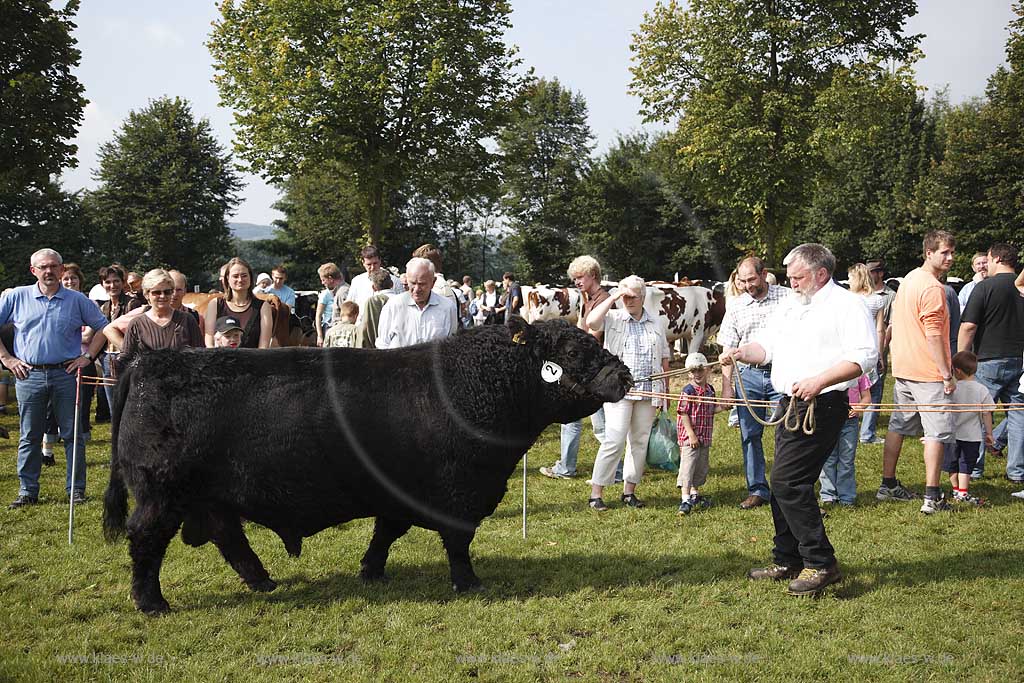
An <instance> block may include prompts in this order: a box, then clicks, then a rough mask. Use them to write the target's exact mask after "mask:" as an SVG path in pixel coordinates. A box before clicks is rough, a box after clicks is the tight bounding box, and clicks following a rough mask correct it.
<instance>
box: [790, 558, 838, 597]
mask: <svg viewBox="0 0 1024 683" xmlns="http://www.w3.org/2000/svg"><path fill="white" fill-rule="evenodd" d="M842 580H843V574H842V572H840V571H839V565H838V564H834V565H832V566H831V567H827V568H825V569H810V568H804V570H803V571H802V572H800V576H798V577H797V578H795V579H793V580H792V581H790V582H789V590H787V591H786V592H787V593H789V594H790V595H800V596H815V597H817V596H819V595H821V593H822V592H823V591H824V590H825V587H826V586H830V585H831V584H833V583H838V582H840V581H842Z"/></svg>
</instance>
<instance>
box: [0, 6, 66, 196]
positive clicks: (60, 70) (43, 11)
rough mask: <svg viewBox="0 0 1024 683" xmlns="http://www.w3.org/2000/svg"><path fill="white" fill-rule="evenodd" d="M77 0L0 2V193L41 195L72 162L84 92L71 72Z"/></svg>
mask: <svg viewBox="0 0 1024 683" xmlns="http://www.w3.org/2000/svg"><path fill="white" fill-rule="evenodd" d="M78 4H79V3H78V0H69V1H68V2H67V3H66V4H65V6H64V9H62V10H58V9H54V8H53V7H52V6H51V3H49V2H47V0H15V1H13V2H4V3H3V4H0V192H2V193H3V194H4V195H12V194H17V193H19V192H22V191H24V190H25V189H27V188H35V189H36V190H41V189H44V188H45V186H46V185H47V184H48V183H49V181H50V176H51V175H55V174H57V173H60V171H61V169H62V168H68V167H74V166H75V165H76V164H77V160H76V159H75V154H76V153H77V152H78V148H77V147H76V146H75V145H73V144H72V143H71V142H70V140H71V139H72V138H74V137H75V133H76V131H77V129H78V125H79V124H80V123H81V121H82V112H83V110H84V109H85V105H86V99H85V98H84V97H83V96H82V93H83V92H84V91H85V88H83V87H82V84H81V83H79V82H78V79H77V78H76V77H75V75H74V74H73V73H72V69H73V68H75V67H76V66H78V62H79V60H80V58H81V52H79V50H78V49H77V48H76V47H75V44H76V42H77V41H76V40H75V39H74V38H73V37H72V35H71V32H72V30H74V28H75V24H74V23H73V21H72V19H73V18H74V15H75V13H76V12H77V11H78Z"/></svg>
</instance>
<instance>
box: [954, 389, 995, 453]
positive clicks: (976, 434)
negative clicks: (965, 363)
mask: <svg viewBox="0 0 1024 683" xmlns="http://www.w3.org/2000/svg"><path fill="white" fill-rule="evenodd" d="M952 402H953V403H960V404H962V405H970V404H985V405H989V406H990V405H993V402H992V394H990V393H988V389H986V388H985V385H984V384H982V383H981V382H977V381H974V380H963V381H961V382H957V383H956V389H954V390H953V399H952ZM953 415H954V417H955V418H956V431H955V432H954V433H955V434H956V439H957V441H977V442H981V441H984V440H985V426H984V423H983V422H982V419H981V411H980V409H979V410H977V411H970V412H966V411H965V412H962V413H954V414H953Z"/></svg>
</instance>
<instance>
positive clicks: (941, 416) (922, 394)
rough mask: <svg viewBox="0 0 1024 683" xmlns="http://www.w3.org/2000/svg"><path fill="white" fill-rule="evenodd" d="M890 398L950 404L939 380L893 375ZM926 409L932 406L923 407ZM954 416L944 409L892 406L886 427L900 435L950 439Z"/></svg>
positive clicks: (915, 402)
mask: <svg viewBox="0 0 1024 683" xmlns="http://www.w3.org/2000/svg"><path fill="white" fill-rule="evenodd" d="M892 394H893V402H894V403H896V404H897V405H909V404H918V405H920V404H922V403H948V404H950V407H953V404H952V401H951V397H950V396H947V395H946V394H944V393H943V392H942V382H914V381H913V380H909V379H900V378H898V377H897V378H896V386H895V387H894V388H893V392H892ZM926 410H935V409H934V408H927V409H926ZM955 418H956V416H955V415H954V414H953V413H948V412H924V413H919V412H917V411H916V410H915V411H908V412H902V411H898V410H896V409H893V411H892V416H891V417H890V418H889V431H890V432H894V433H896V434H902V435H903V436H924V438H925V439H926V440H928V441H940V442H942V443H954V442H955V441H956V439H955V438H954V429H955V426H956V420H955Z"/></svg>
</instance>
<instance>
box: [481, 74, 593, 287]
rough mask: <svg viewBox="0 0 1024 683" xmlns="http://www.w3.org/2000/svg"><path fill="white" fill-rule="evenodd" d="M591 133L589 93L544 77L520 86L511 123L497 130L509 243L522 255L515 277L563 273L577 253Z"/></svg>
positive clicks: (526, 278) (551, 276) (557, 278)
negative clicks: (578, 213)
mask: <svg viewBox="0 0 1024 683" xmlns="http://www.w3.org/2000/svg"><path fill="white" fill-rule="evenodd" d="M592 139H593V134H592V133H591V131H590V126H589V125H588V124H587V103H586V101H585V100H584V99H583V96H582V95H580V94H578V93H572V92H571V91H569V90H568V89H566V88H564V87H563V86H562V85H561V83H559V82H558V80H545V79H539V80H537V81H534V82H532V83H530V84H529V85H527V86H526V87H525V88H524V89H523V90H522V92H521V93H520V95H519V98H518V106H517V107H516V108H515V109H514V111H513V113H512V120H511V122H510V123H509V125H508V126H507V127H505V128H504V129H502V131H501V133H500V134H499V135H498V146H499V148H500V150H501V154H502V174H503V178H504V185H503V189H504V199H503V203H504V206H505V210H506V212H507V214H508V216H509V218H510V222H511V227H512V230H513V235H512V236H511V237H510V238H509V241H510V247H511V249H512V251H513V252H515V253H516V254H517V255H518V256H519V258H520V260H521V264H522V266H523V269H522V271H521V272H520V273H517V275H519V276H520V279H521V280H522V281H523V282H534V281H546V282H552V281H561V280H563V279H564V278H565V275H564V274H565V268H566V266H568V265H569V262H570V261H571V260H572V258H573V257H574V256H575V254H574V253H573V246H574V244H573V239H574V235H575V233H576V231H577V225H576V220H575V218H576V217H575V215H574V210H575V206H574V204H575V202H576V200H577V197H578V192H579V189H580V183H581V181H582V178H583V175H584V173H585V172H586V169H587V167H588V165H589V163H590V151H591V149H592V147H593V145H592Z"/></svg>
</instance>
